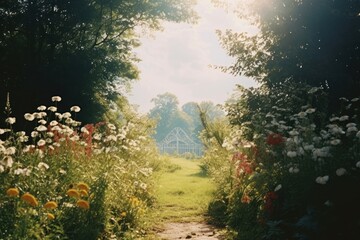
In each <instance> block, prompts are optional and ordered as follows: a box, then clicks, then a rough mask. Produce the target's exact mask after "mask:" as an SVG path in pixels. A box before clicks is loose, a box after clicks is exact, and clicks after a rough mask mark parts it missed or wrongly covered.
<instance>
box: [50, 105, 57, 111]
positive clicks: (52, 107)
mask: <svg viewBox="0 0 360 240" xmlns="http://www.w3.org/2000/svg"><path fill="white" fill-rule="evenodd" d="M48 110H49V111H51V112H56V111H57V107H55V106H50V107H48Z"/></svg>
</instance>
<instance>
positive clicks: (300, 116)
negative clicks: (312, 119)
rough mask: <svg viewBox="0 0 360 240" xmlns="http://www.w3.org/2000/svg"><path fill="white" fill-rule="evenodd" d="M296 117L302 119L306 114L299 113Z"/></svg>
mask: <svg viewBox="0 0 360 240" xmlns="http://www.w3.org/2000/svg"><path fill="white" fill-rule="evenodd" d="M297 115H298V116H299V118H304V117H306V115H307V114H306V112H299V113H298V114H297Z"/></svg>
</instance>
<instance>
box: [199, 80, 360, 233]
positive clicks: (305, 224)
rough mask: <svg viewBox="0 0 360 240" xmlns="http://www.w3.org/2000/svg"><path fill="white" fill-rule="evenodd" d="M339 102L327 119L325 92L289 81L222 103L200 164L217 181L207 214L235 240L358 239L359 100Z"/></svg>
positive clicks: (244, 93)
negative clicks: (223, 122) (220, 121)
mask: <svg viewBox="0 0 360 240" xmlns="http://www.w3.org/2000/svg"><path fill="white" fill-rule="evenodd" d="M340 101H341V102H342V108H341V109H339V113H338V114H337V115H335V114H332V115H331V116H330V117H328V113H327V112H326V104H327V95H326V92H325V91H324V90H323V89H321V88H311V87H309V86H304V85H301V84H290V83H289V84H285V85H283V86H280V87H279V88H278V91H276V89H275V91H272V92H268V91H267V90H266V88H259V89H250V90H245V89H242V90H241V92H240V95H239V98H238V99H236V100H235V101H233V102H231V103H229V104H228V105H227V111H228V119H229V122H230V124H228V125H227V126H223V127H222V128H218V131H219V132H220V134H219V132H218V133H217V136H224V137H223V138H222V140H221V141H220V142H219V141H215V140H211V139H210V140H209V139H207V140H206V141H207V144H208V145H209V147H208V150H207V153H206V154H205V157H204V160H203V164H204V166H206V168H207V169H208V170H209V172H210V174H211V175H212V176H213V178H214V179H215V181H216V183H217V184H218V194H217V198H216V199H214V200H213V202H212V204H211V206H210V208H209V210H210V213H211V214H212V215H213V216H214V217H215V218H216V219H217V220H218V222H219V223H220V224H224V225H227V226H228V227H229V228H230V229H232V230H233V233H234V238H235V239H241V240H246V239H274V240H275V239H276V240H279V239H358V236H359V234H360V207H359V204H358V203H359V202H360V187H359V186H360V131H359V129H358V126H359V124H360V118H359V117H360V115H359V113H360V110H359V109H360V104H359V102H360V101H359V98H353V99H349V100H348V99H345V98H342V99H340ZM219 129H220V130H219ZM217 140H218V139H217Z"/></svg>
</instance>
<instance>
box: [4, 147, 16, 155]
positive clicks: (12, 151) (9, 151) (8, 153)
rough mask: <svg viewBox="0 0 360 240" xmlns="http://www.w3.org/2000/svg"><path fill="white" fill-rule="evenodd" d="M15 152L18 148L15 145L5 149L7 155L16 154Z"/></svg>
mask: <svg viewBox="0 0 360 240" xmlns="http://www.w3.org/2000/svg"><path fill="white" fill-rule="evenodd" d="M15 153H16V148H15V147H9V148H7V149H6V151H5V155H14V154H15Z"/></svg>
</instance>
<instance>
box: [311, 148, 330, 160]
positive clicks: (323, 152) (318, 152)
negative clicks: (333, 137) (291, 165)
mask: <svg viewBox="0 0 360 240" xmlns="http://www.w3.org/2000/svg"><path fill="white" fill-rule="evenodd" d="M329 156H330V148H329V147H322V148H315V149H314V150H313V157H314V158H315V159H316V158H317V157H329Z"/></svg>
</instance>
